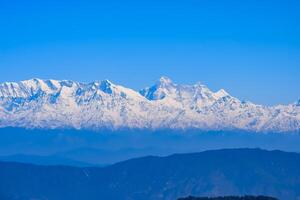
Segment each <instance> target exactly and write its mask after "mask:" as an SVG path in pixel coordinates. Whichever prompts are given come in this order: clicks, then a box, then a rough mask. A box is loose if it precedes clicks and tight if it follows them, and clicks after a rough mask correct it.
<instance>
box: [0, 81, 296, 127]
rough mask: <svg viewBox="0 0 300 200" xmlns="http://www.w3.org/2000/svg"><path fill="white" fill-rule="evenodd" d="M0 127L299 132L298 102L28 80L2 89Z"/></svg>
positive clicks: (191, 88) (162, 85) (168, 84)
mask: <svg viewBox="0 0 300 200" xmlns="http://www.w3.org/2000/svg"><path fill="white" fill-rule="evenodd" d="M0 127H25V128H47V129H54V128H76V129H96V130H97V129H107V128H108V129H113V130H117V129H122V128H129V129H153V130H156V129H185V130H186V129H201V130H235V129H237V130H240V129H241V130H247V131H255V132H268V131H275V132H298V131H299V130H300V101H299V102H297V103H294V104H290V105H278V106H273V107H270V106H262V105H256V104H253V103H251V102H243V101H240V100H239V99H237V98H235V97H233V96H231V95H229V94H228V93H227V92H226V91H225V90H223V89H221V90H219V91H217V92H213V91H211V90H210V89H208V87H206V86H205V85H202V84H200V83H199V84H195V85H178V84H175V83H173V82H172V81H171V80H170V79H169V78H166V77H162V78H161V79H160V80H159V81H158V82H157V83H156V84H155V85H153V86H152V87H148V88H145V89H143V90H141V91H139V92H137V91H134V90H132V89H129V88H126V87H123V86H120V85H116V84H113V83H112V82H110V81H108V80H104V81H96V82H92V83H79V82H74V81H66V80H63V81H58V80H41V79H31V80H26V81H21V82H6V83H3V84H0Z"/></svg>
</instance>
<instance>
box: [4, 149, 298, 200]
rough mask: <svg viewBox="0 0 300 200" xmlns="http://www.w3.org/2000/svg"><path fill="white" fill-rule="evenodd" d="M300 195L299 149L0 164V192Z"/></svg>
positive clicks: (155, 198) (79, 196)
mask: <svg viewBox="0 0 300 200" xmlns="http://www.w3.org/2000/svg"><path fill="white" fill-rule="evenodd" d="M189 195H192V196H228V195H230V196H231V195H237V196H240V195H266V196H273V197H276V198H279V199H283V200H295V199H297V198H299V197H300V154H297V153H285V152H281V151H265V150H260V149H228V150H215V151H205V152H201V153H192V154H177V155H172V156H168V157H153V156H148V157H143V158H138V159H132V160H128V161H125V162H121V163H117V164H115V165H111V166H108V167H103V168H97V167H90V168H88V167H86V168H77V167H67V166H38V165H31V164H20V163H12V162H1V163H0V197H5V199H9V200H12V199H14V200H25V199H51V200H61V199H72V200H85V199H90V200H93V199H114V200H124V199H138V200H159V199H164V200H174V199H178V198H180V197H184V196H189Z"/></svg>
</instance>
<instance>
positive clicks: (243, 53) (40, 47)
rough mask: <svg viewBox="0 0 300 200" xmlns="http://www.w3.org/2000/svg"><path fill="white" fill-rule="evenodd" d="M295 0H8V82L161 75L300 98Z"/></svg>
mask: <svg viewBox="0 0 300 200" xmlns="http://www.w3.org/2000/svg"><path fill="white" fill-rule="evenodd" d="M299 10H300V2H299V1H296V0H293V1H292V0H281V1H279V0H260V1H258V0H244V1H238V0H235V1H234V0H228V1H225V0H194V1H192V0H186V1H182V0H180V1H178V0H173V1H169V0H152V1H150V0H145V1H141V0H139V1H138V0H133V1H132V0H131V1H130V0H129V1H116V0H111V1H90V0H86V1H83V0H82V1H76V0H74V1H66V0H60V1H55V0H52V1H49V0H44V1H40V0H28V1H26V2H25V1H14V0H1V1H0V69H1V71H0V82H4V81H19V80H23V79H29V78H32V77H39V78H45V79H47V78H53V79H72V80H78V81H84V82H89V81H92V80H102V79H110V80H112V81H113V82H116V83H118V84H122V85H125V86H128V87H132V88H134V89H140V88H143V87H145V86H149V85H152V84H153V83H154V82H155V81H156V80H157V79H158V78H159V77H160V76H162V75H165V76H169V77H170V78H172V79H173V80H174V82H177V83H186V84H189V83H195V82H197V81H201V82H203V83H204V84H206V85H208V87H209V88H211V89H212V90H218V89H220V88H224V89H225V90H227V91H228V92H229V93H231V94H232V95H234V96H236V97H238V98H240V99H242V100H250V101H253V102H255V103H260V104H267V105H273V104H278V103H291V102H294V101H296V100H297V99H299V98H300V87H299V85H300V84H299V82H300V37H299V35H300V12H299Z"/></svg>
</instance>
